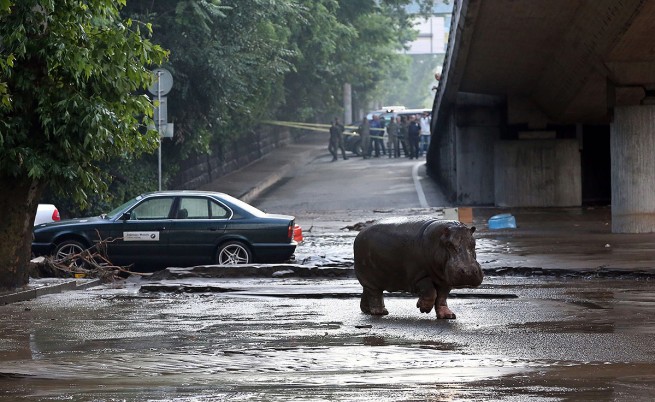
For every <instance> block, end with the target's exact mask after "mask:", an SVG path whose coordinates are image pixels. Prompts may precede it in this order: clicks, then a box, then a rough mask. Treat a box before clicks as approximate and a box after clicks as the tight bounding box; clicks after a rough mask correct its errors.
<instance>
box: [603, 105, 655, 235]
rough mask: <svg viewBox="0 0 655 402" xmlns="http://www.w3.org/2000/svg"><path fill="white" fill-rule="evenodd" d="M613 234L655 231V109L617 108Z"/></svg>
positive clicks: (612, 134) (613, 126)
mask: <svg viewBox="0 0 655 402" xmlns="http://www.w3.org/2000/svg"><path fill="white" fill-rule="evenodd" d="M610 151H611V158H612V173H611V176H612V232H613V233H652V232H655V106H654V105H647V106H646V105H645V106H624V107H617V108H615V109H614V121H613V122H612V124H611V125H610Z"/></svg>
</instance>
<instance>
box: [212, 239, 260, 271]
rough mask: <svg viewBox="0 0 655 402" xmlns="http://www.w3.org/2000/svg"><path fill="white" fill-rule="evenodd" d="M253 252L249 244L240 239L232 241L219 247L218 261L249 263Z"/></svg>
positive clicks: (219, 262) (221, 262)
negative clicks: (239, 240)
mask: <svg viewBox="0 0 655 402" xmlns="http://www.w3.org/2000/svg"><path fill="white" fill-rule="evenodd" d="M250 262H252V254H251V253H250V250H249V249H248V246H246V245H245V244H243V243H241V242H238V241H230V242H227V243H225V244H223V245H221V246H220V247H219V248H218V252H217V253H216V263H218V264H219V265H236V264H249V263H250Z"/></svg>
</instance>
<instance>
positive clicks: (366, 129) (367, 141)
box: [357, 116, 371, 159]
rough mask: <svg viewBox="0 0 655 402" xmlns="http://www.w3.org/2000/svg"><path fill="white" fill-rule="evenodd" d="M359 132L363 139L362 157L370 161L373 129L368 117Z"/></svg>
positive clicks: (363, 121) (363, 120)
mask: <svg viewBox="0 0 655 402" xmlns="http://www.w3.org/2000/svg"><path fill="white" fill-rule="evenodd" d="M357 131H358V132H359V137H360V138H361V144H362V155H363V156H364V159H368V158H370V157H371V128H370V126H369V124H368V119H367V118H366V116H364V118H363V119H362V124H360V125H359V128H358V129H357Z"/></svg>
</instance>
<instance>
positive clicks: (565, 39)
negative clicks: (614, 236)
mask: <svg viewBox="0 0 655 402" xmlns="http://www.w3.org/2000/svg"><path fill="white" fill-rule="evenodd" d="M433 116H434V117H433V121H432V142H431V144H430V150H429V153H428V158H427V165H428V170H429V172H430V175H431V176H432V177H434V178H436V179H437V180H438V181H440V182H441V183H442V184H443V185H444V187H445V188H446V189H447V192H448V193H449V195H450V197H451V198H452V199H453V200H454V201H456V202H457V203H458V204H460V205H497V206H508V207H530V206H537V207H543V206H546V207H548V206H580V205H586V204H605V205H607V204H609V203H611V205H612V231H613V232H615V233H624V232H629V233H642V232H654V231H655V0H455V1H454V10H453V19H452V24H451V31H450V36H449V43H448V50H447V53H446V59H445V62H444V67H443V73H442V78H441V82H440V85H439V89H438V90H437V93H436V96H435V101H434V113H433Z"/></svg>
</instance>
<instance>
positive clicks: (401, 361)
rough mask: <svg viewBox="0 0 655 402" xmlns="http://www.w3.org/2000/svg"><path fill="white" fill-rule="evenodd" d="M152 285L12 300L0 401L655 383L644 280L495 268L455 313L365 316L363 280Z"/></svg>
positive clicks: (411, 305)
mask: <svg viewBox="0 0 655 402" xmlns="http://www.w3.org/2000/svg"><path fill="white" fill-rule="evenodd" d="M158 282H159V283H160V284H166V281H158ZM211 282H212V281H211V280H209V279H206V278H205V279H185V280H182V281H179V280H177V281H175V283H176V284H178V285H179V284H180V283H182V284H183V285H184V286H187V287H193V286H194V285H198V284H203V285H207V284H210V283H211ZM148 283H149V282H148ZM146 284H147V283H144V282H142V281H129V282H127V283H125V284H124V285H123V286H121V287H120V288H110V287H104V288H94V289H90V290H86V291H78V292H68V293H62V294H56V295H49V296H44V297H41V298H38V299H34V300H31V301H26V302H21V303H16V304H12V305H6V306H2V307H0V315H1V318H2V327H1V329H0V339H2V343H1V347H0V361H1V364H0V367H1V368H0V400H7V401H9V400H12V401H13V400H34V401H36V400H39V401H41V400H62V399H63V400H72V401H88V400H103V401H108V400H130V401H137V400H178V401H214V400H266V401H275V400H279V401H288V400H326V401H327V400H348V401H353V400H355V401H357V400H362V401H363V400H366V401H368V400H380V401H398V400H490V401H491V400H493V401H498V400H501V401H502V400H505V401H517V400H530V401H553V400H594V401H599V400H600V401H602V400H605V401H615V400H616V401H619V400H626V399H628V398H630V399H632V400H649V398H650V397H652V395H653V394H654V392H655V347H654V346H653V344H652V342H651V339H652V337H653V334H654V333H655V314H653V310H654V307H655V305H654V302H653V300H655V298H654V296H655V294H654V291H653V289H652V285H651V283H649V282H646V281H610V280H598V279H596V280H584V279H568V280H555V279H552V280H548V279H535V278H490V279H488V280H486V281H485V283H484V284H483V286H482V287H481V288H479V289H475V290H460V291H457V292H456V297H454V298H452V300H451V302H450V305H451V308H452V309H453V310H454V311H455V312H456V313H457V316H458V319H457V320H437V319H436V318H435V317H434V315H433V314H428V315H426V314H420V313H419V312H418V310H417V309H416V308H415V298H413V297H406V296H403V295H398V296H397V297H388V298H387V307H388V309H389V311H390V315H388V316H385V317H371V316H367V315H364V314H362V313H361V312H360V311H359V308H358V305H359V300H358V297H357V295H358V293H359V292H360V288H359V285H358V283H357V282H356V280H354V279H311V280H308V279H298V278H266V279H248V278H240V279H220V280H218V281H216V282H215V283H214V285H216V286H220V287H222V288H224V289H226V290H225V291H224V292H212V293H208V292H199V293H197V292H196V293H189V292H163V291H161V290H159V291H155V292H153V291H143V290H142V289H141V286H142V285H146ZM168 284H169V285H170V284H172V283H168Z"/></svg>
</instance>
